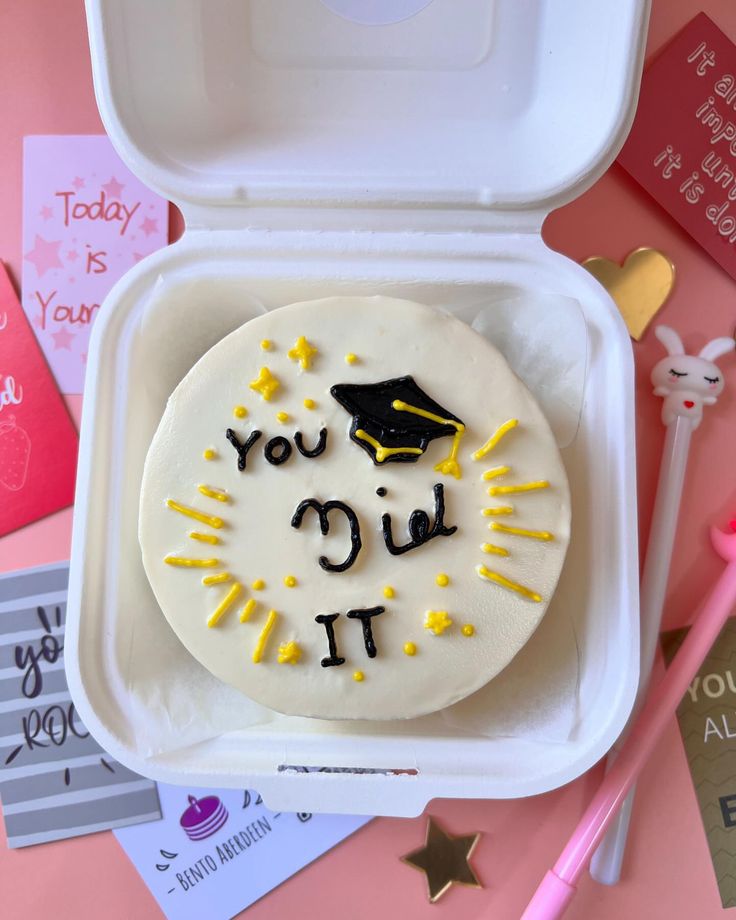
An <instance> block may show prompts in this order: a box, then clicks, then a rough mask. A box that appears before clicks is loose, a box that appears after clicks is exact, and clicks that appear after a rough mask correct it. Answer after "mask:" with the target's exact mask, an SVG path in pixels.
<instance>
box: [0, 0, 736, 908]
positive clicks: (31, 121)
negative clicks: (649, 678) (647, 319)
mask: <svg viewBox="0 0 736 920" xmlns="http://www.w3.org/2000/svg"><path fill="white" fill-rule="evenodd" d="M701 9H702V10H704V11H705V12H707V13H708V14H709V15H710V16H711V17H712V18H713V19H714V20H715V22H716V23H717V24H718V25H719V27H720V28H721V29H722V30H723V31H725V32H726V33H727V34H728V35H729V37H730V38H731V39H732V40H735V41H736V10H734V6H733V3H732V0H704V2H703V3H702V4H701V5H697V4H696V3H695V2H694V0H655V2H654V9H653V14H652V22H651V27H650V38H649V48H650V50H654V49H657V48H659V47H660V46H661V45H662V44H663V42H664V41H665V40H666V39H667V38H669V37H670V36H671V35H672V34H674V33H675V32H676V31H677V30H678V29H679V28H680V27H681V26H682V25H684V24H685V23H686V22H687V21H688V20H689V19H690V18H692V16H694V15H695V14H696V13H697V12H698V11H699V10H701ZM0 43H1V44H0V85H1V86H2V87H3V92H4V96H5V104H4V106H3V130H2V132H0V165H1V166H2V169H1V170H0V258H2V259H3V260H4V261H6V262H7V263H8V264H9V266H10V269H11V271H12V274H13V276H14V277H15V279H16V280H17V278H18V277H19V274H20V273H19V268H20V258H21V252H20V240H21V191H20V190H21V143H22V137H23V135H24V134H38V133H48V134H52V133H64V134H71V133H80V134H83V133H97V132H99V131H101V130H102V128H101V125H100V121H99V118H98V115H97V110H96V108H95V103H94V97H93V92H92V83H91V77H90V68H89V55H88V50H87V38H86V27H85V22H84V11H83V5H82V3H81V2H80V0H77V2H75V3H72V2H66V3H64V4H62V3H54V4H50V3H48V2H43V0H6V2H5V3H4V4H3V5H2V12H0ZM545 237H546V239H547V241H548V242H549V244H550V245H551V246H553V247H554V248H556V249H559V250H561V251H563V252H565V253H567V254H568V255H569V256H571V257H572V258H573V259H582V258H585V257H587V256H590V255H606V256H609V257H610V258H613V259H617V260H619V261H620V260H622V259H623V258H624V257H625V256H626V254H627V253H628V252H630V251H631V250H632V249H635V248H636V247H638V246H643V245H648V246H653V247H656V248H660V249H662V250H663V251H664V252H666V253H667V254H668V255H669V256H670V257H671V258H672V260H673V261H674V262H675V264H676V266H677V273H678V280H677V285H676V289H675V292H674V294H673V296H672V298H671V300H670V302H669V303H668V304H667V306H666V307H665V309H664V311H663V313H662V314H660V316H661V318H662V319H666V321H667V322H668V323H670V324H671V325H673V326H674V327H675V328H677V329H678V330H679V331H680V332H681V333H682V335H683V337H684V338H685V340H686V342H687V343H688V344H690V345H692V346H695V347H700V346H701V345H702V344H703V343H704V342H705V341H707V340H708V339H709V338H712V337H714V336H716V335H724V334H729V333H730V332H731V331H732V330H733V328H734V325H736V297H735V296H734V295H735V294H736V286H735V285H734V282H733V281H732V280H731V279H730V278H729V277H728V275H726V274H725V272H723V271H722V270H721V269H720V268H719V267H718V266H717V265H716V264H715V263H714V262H712V261H711V260H710V259H709V258H708V256H707V255H706V254H705V253H704V252H702V251H701V250H700V249H699V248H698V247H697V245H696V244H695V243H693V242H692V241H691V240H690V239H689V237H688V236H687V235H686V234H685V233H684V232H683V231H681V230H680V229H679V227H678V226H677V225H676V224H674V222H673V221H672V220H670V218H668V217H667V215H666V214H665V213H664V212H663V211H661V210H660V209H659V208H658V207H657V205H655V204H654V202H653V201H651V200H650V199H649V198H648V197H647V196H646V195H644V194H643V193H642V192H641V190H640V189H639V188H638V187H637V186H636V185H635V184H634V183H633V182H632V181H631V180H630V179H629V178H628V177H627V176H626V174H625V173H624V172H623V170H622V169H620V168H619V167H617V166H614V167H613V168H612V169H611V170H609V172H608V173H607V174H606V175H605V176H604V177H603V178H602V179H601V180H600V182H598V183H597V184H596V185H595V186H594V187H593V188H592V189H591V190H590V191H589V192H587V193H586V194H585V195H584V196H583V197H582V198H580V199H579V200H578V201H576V202H574V203H573V204H571V205H569V206H568V207H566V208H564V209H562V210H560V211H558V212H556V213H555V214H553V215H551V216H550V218H549V219H548V221H547V224H546V227H545ZM635 353H636V360H637V365H638V372H637V391H638V402H639V413H638V437H639V476H640V478H639V499H640V508H641V521H642V526H641V535H642V537H643V538H645V537H646V532H647V522H648V520H649V515H650V512H651V506H652V500H653V495H654V486H655V477H656V467H657V458H658V457H659V454H660V450H661V443H662V439H663V436H664V429H663V428H662V426H661V424H660V423H659V401H658V400H655V399H653V398H652V397H651V395H650V388H649V384H648V380H647V374H648V369H649V368H651V366H652V364H653V363H654V362H655V361H656V360H657V359H658V358H659V356H660V354H661V351H660V347H659V345H658V343H657V342H656V340H654V338H653V336H652V335H651V334H649V335H647V336H645V338H644V341H643V342H642V343H640V344H637V345H635ZM729 362H730V363H729ZM735 365H736V361H734V360H733V359H724V360H723V367H724V370H725V372H726V379H727V389H726V393H725V394H724V396H723V398H722V399H721V400H720V401H719V403H718V405H717V406H716V407H715V409H713V410H712V411H710V412H709V413H708V418H707V419H706V421H705V423H704V425H703V430H702V431H700V432H698V435H697V436H696V438H695V441H694V446H693V451H692V454H691V459H690V468H689V474H688V493H687V495H686V497H685V500H684V505H683V509H682V513H681V518H680V520H681V521H683V522H687V523H684V524H683V525H682V526H681V529H680V533H679V535H678V541H677V545H676V549H675V558H674V561H673V569H672V571H673V575H672V577H671V579H670V591H669V598H668V604H667V610H666V617H665V625H666V626H667V627H671V626H676V625H680V624H683V623H685V622H687V621H688V619H689V617H690V615H691V613H692V610H693V608H694V607H695V606H696V605H697V603H698V602H699V600H700V599H701V598H702V596H703V594H704V592H705V591H706V590H707V587H708V585H709V584H710V583H711V580H712V578H713V577H714V575H715V574H716V573H717V572H718V570H719V563H718V562H717V560H716V559H715V558H714V556H713V554H712V553H711V552H710V551H709V550H708V549H707V546H706V543H705V533H706V528H707V526H708V525H709V524H710V523H711V522H714V521H719V522H721V523H722V522H723V520H724V517H725V515H726V514H727V513H729V512H730V514H731V516H733V513H734V512H735V511H736V482H734V478H733V456H734V448H736V426H734V425H733V413H734V411H735V410H736V389H735V386H736V366H735ZM729 388H730V392H729ZM70 405H71V408H72V411H73V412H74V413H75V417H76V418H77V419H78V415H79V408H80V400H79V398H72V399H70ZM689 522H694V523H689ZM70 529H71V512H70V511H65V512H61V513H59V514H57V515H54V516H53V517H50V518H47V519H46V520H44V521H41V522H38V523H36V524H34V525H32V526H30V527H27V528H25V529H23V530H21V531H19V532H18V533H16V534H13V535H11V536H9V537H6V538H4V539H2V540H0V569H3V570H4V569H12V568H16V567H20V566H27V565H37V564H40V563H43V562H49V561H54V560H58V559H62V558H67V557H68V553H69V538H70ZM599 779H600V768H596V769H594V770H592V771H591V772H590V773H589V774H588V775H587V776H585V777H583V778H581V779H580V780H578V781H577V782H575V783H572V784H571V785H569V786H568V787H566V788H565V789H562V790H558V791H556V792H552V793H549V794H547V795H544V796H539V797H537V798H534V799H527V800H524V801H510V802H477V801H466V802H451V801H437V802H435V803H432V805H431V806H430V809H429V810H430V811H431V813H432V814H434V815H436V816H438V817H439V818H440V819H441V820H442V821H443V822H444V824H445V826H446V828H447V830H448V831H450V832H451V833H470V832H472V831H475V830H479V831H482V832H483V834H484V836H483V838H482V840H481V841H480V843H479V845H478V847H477V849H476V853H475V856H474V857H473V864H474V866H475V867H476V870H477V873H478V875H479V877H480V878H481V880H482V881H483V882H484V884H485V885H486V889H485V891H476V890H472V889H463V888H457V887H455V888H454V889H452V890H451V891H450V892H449V893H448V894H447V895H446V896H445V897H444V898H443V899H442V900H441V901H440V902H439V903H438V904H436V905H430V904H428V903H427V901H426V898H425V893H424V879H423V877H422V875H421V874H420V873H418V872H416V871H414V870H412V869H410V868H408V867H405V866H404V865H402V864H401V863H400V862H399V860H398V857H399V855H401V854H402V853H405V852H407V851H408V850H411V849H413V848H415V847H417V846H419V845H420V844H421V843H422V841H423V838H424V829H425V822H424V820H423V819H415V820H398V819H385V818H383V819H378V820H376V821H374V822H372V823H371V824H370V825H369V826H368V827H366V828H365V829H364V830H362V831H359V832H358V833H357V834H356V835H355V836H354V837H353V838H351V839H350V840H348V841H346V842H345V843H343V844H341V845H340V846H338V847H337V848H336V849H335V850H333V851H332V852H331V853H329V854H328V855H326V856H325V857H323V858H322V859H320V860H318V861H317V862H316V863H315V864H314V865H312V866H311V867H309V868H307V869H305V870H304V871H303V872H301V873H300V874H299V875H297V876H296V877H295V878H293V879H292V880H291V881H289V882H287V883H286V884H285V885H283V886H282V887H280V888H279V889H277V890H276V891H275V892H273V893H271V894H270V895H268V896H267V897H266V898H264V899H263V900H262V901H260V902H259V903H258V904H256V905H255V906H253V907H252V908H250V912H249V913H248V917H249V918H252V920H259V918H264V920H265V918H275V917H278V918H281V917H288V916H292V915H293V916H298V917H302V918H318V917H319V918H324V920H331V918H338V917H339V918H343V917H349V918H350V920H369V918H375V917H378V916H381V917H384V918H386V920H391V918H399V917H401V918H411V920H414V918H423V917H432V918H434V920H441V918H443V917H444V918H448V920H449V918H453V920H475V918H481V917H493V918H496V920H514V918H518V916H519V915H520V913H521V911H522V909H523V906H524V905H525V903H526V901H527V899H528V897H529V896H530V894H531V892H532V891H533V889H534V887H535V886H536V884H537V882H538V881H539V879H540V878H541V877H542V875H543V873H544V871H545V870H546V869H547V867H548V866H550V865H551V864H552V863H553V862H554V860H555V858H556V856H557V854H558V852H559V850H560V848H561V847H562V845H563V843H564V841H565V840H566V838H567V836H568V834H569V833H570V831H571V830H572V828H573V827H574V825H575V823H576V821H577V819H578V817H579V816H580V813H581V810H582V808H583V806H584V804H585V803H586V802H587V801H588V799H589V798H590V796H591V794H592V792H593V790H594V789H595V787H596V784H597V782H598V781H599ZM637 801H638V808H637V811H636V815H635V820H634V824H633V830H632V834H631V837H630V848H629V851H628V859H627V862H626V865H625V872H624V879H623V881H622V882H621V884H620V885H619V886H617V887H616V888H614V889H607V888H603V887H599V886H597V885H596V884H595V883H593V882H591V881H590V880H589V879H588V878H585V879H584V880H583V881H582V883H581V885H580V893H579V895H578V897H577V899H576V900H575V902H574V904H573V906H572V908H571V910H570V911H569V913H568V916H569V917H570V920H591V918H594V920H620V918H621V917H630V918H634V920H639V918H641V920H643V918H646V920H665V918H667V920H685V918H687V920H690V918H694V917H697V918H699V920H713V918H717V917H719V916H720V915H721V913H722V910H721V906H720V900H719V897H718V891H717V887H716V883H715V878H714V874H713V869H712V865H711V861H710V856H709V854H708V850H707V846H706V841H705V835H704V833H703V830H702V825H701V822H700V815H699V813H698V809H697V805H696V800H695V795H694V793H693V790H692V785H691V782H690V776H689V773H688V769H687V764H686V761H685V755H684V751H683V748H682V744H681V741H680V737H679V733H678V730H677V727H676V723H675V721H674V720H673V721H672V723H671V725H670V727H669V728H668V730H667V732H666V733H665V736H664V738H663V739H662V741H661V743H660V745H659V746H658V748H657V751H656V754H655V756H654V757H653V758H652V761H651V762H650V764H649V765H648V767H647V769H646V771H645V773H644V774H643V776H642V778H641V782H640V784H639V794H638V798H637ZM0 833H2V832H1V831H0ZM0 879H2V900H3V913H4V915H7V916H9V917H20V916H23V917H25V918H26V920H36V918H39V920H40V918H42V917H46V916H47V915H48V914H49V912H50V911H53V913H54V914H55V916H56V917H57V918H58V920H72V918H74V920H78V918H87V917H91V916H102V915H104V916H105V918H106V920H123V918H130V917H136V918H149V917H150V918H155V917H159V916H160V913H159V910H158V908H157V906H156V904H155V903H154V901H153V898H152V897H151V896H150V895H149V893H148V891H147V889H146V888H145V886H144V884H143V882H142V881H141V880H140V878H139V877H138V875H137V873H136V872H135V870H134V869H133V867H132V866H131V864H130V863H129V862H128V860H127V859H126V857H125V855H124V854H123V852H122V851H121V849H120V848H119V847H118V845H117V843H116V842H115V840H114V838H113V836H112V834H110V833H103V834H97V835H96V836H94V837H82V838H78V839H75V840H71V841H65V842H60V843H53V844H47V845H44V846H39V847H33V848H30V849H28V850H19V851H9V850H6V849H4V840H3V839H0ZM91 905H95V906H94V907H91ZM103 905H104V906H103Z"/></svg>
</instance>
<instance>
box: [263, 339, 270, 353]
mask: <svg viewBox="0 0 736 920" xmlns="http://www.w3.org/2000/svg"><path fill="white" fill-rule="evenodd" d="M272 348H273V342H272V341H271V339H262V340H261V349H262V350H263V351H271V349H272Z"/></svg>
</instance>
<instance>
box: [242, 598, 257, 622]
mask: <svg viewBox="0 0 736 920" xmlns="http://www.w3.org/2000/svg"><path fill="white" fill-rule="evenodd" d="M255 609H256V602H255V598H252V597H251V598H249V599H248V600H247V601H246V602H245V607H243V609H242V610H241V611H240V622H241V623H247V622H248V620H249V619H250V618H251V616H252V615H253V611H254V610H255Z"/></svg>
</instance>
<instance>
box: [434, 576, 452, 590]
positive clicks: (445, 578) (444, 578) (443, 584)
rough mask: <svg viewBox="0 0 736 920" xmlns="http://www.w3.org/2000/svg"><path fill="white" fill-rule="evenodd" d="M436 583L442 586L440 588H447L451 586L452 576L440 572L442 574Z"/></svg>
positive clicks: (436, 579)
mask: <svg viewBox="0 0 736 920" xmlns="http://www.w3.org/2000/svg"><path fill="white" fill-rule="evenodd" d="M435 582H436V583H437V584H438V585H439V586H440V588H446V587H447V586H448V585H449V584H450V576H449V575H445V573H444V572H440V574H439V575H438V576H437V577H436V578H435Z"/></svg>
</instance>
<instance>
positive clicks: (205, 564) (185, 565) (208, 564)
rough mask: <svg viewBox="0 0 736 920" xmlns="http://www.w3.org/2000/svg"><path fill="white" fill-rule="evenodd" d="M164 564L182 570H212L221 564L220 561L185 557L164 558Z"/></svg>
mask: <svg viewBox="0 0 736 920" xmlns="http://www.w3.org/2000/svg"><path fill="white" fill-rule="evenodd" d="M164 562H165V563H166V565H174V566H178V567H179V568H182V569H212V568H214V567H215V566H216V565H219V564H220V560H219V559H189V558H187V557H185V556H164Z"/></svg>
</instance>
